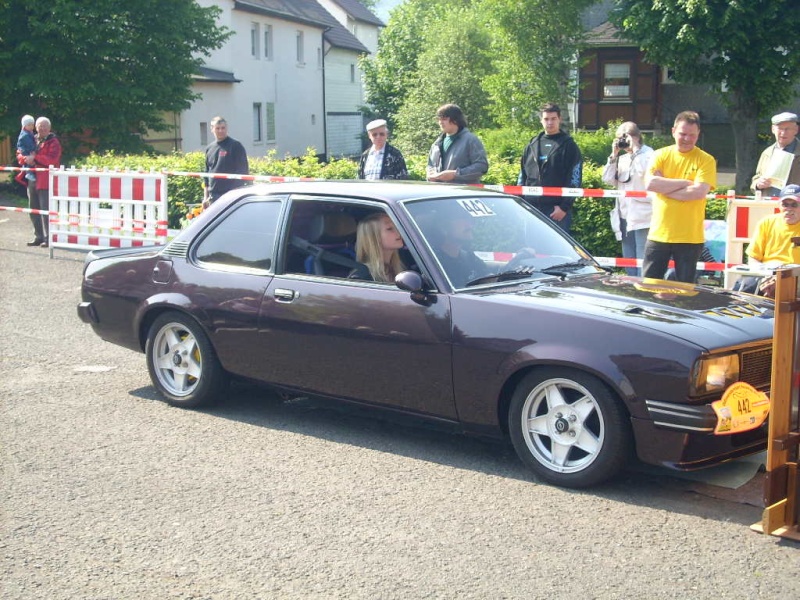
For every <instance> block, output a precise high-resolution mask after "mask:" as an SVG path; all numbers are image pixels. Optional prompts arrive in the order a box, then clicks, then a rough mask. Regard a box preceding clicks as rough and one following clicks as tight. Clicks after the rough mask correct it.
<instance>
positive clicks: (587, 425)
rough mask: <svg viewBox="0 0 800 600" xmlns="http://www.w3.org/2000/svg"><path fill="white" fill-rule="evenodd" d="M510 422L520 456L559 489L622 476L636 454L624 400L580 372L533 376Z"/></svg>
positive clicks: (520, 389) (519, 392)
mask: <svg viewBox="0 0 800 600" xmlns="http://www.w3.org/2000/svg"><path fill="white" fill-rule="evenodd" d="M508 422H509V433H510V435H511V441H512V443H513V444H514V449H515V450H516V451H517V454H518V455H519V457H520V458H521V459H522V461H523V462H524V463H525V464H526V465H527V466H529V467H530V468H531V469H532V470H533V471H534V472H535V473H536V474H537V475H538V476H539V477H541V478H542V479H543V480H545V481H548V482H550V483H553V484H555V485H560V486H564V487H575V488H579V487H587V486H591V485H596V484H598V483H600V482H602V481H605V480H607V479H609V478H611V477H613V476H614V475H616V474H617V473H619V471H620V470H621V469H623V468H624V466H625V465H626V463H627V461H628V459H629V456H630V454H631V449H632V435H631V429H630V425H629V419H628V415H627V411H626V410H625V408H624V407H623V406H622V404H621V401H620V400H619V399H618V398H616V397H615V396H614V394H613V393H612V392H611V390H609V389H608V388H607V387H606V386H605V385H604V384H603V383H602V382H601V381H599V380H598V379H596V378H595V377H593V376H591V375H588V374H586V373H583V372H581V371H577V370H574V369H568V368H562V367H547V368H540V369H537V370H535V371H533V372H531V373H529V374H528V375H527V376H526V377H525V378H524V379H523V380H522V381H521V382H520V384H519V385H518V386H517V389H516V390H515V392H514V396H513V398H512V400H511V406H510V411H509V417H508Z"/></svg>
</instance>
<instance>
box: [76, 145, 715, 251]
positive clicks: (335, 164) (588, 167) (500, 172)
mask: <svg viewBox="0 0 800 600" xmlns="http://www.w3.org/2000/svg"><path fill="white" fill-rule="evenodd" d="M481 134H482V136H485V139H486V140H487V142H486V146H487V148H488V154H489V172H488V173H487V174H486V175H485V176H484V178H483V180H482V181H483V183H485V184H495V185H514V184H515V183H516V181H517V175H518V173H519V152H520V151H521V149H522V147H524V145H525V144H526V143H527V141H528V140H527V139H524V138H525V136H526V135H527V134H520V132H516V131H514V132H510V131H506V130H499V131H493V132H491V134H487V132H481ZM528 139H529V138H528ZM576 140H577V141H578V142H579V145H580V146H581V150H582V151H584V149H585V156H586V160H585V162H584V167H583V186H584V187H585V188H607V187H608V186H606V185H604V184H603V182H602V180H601V178H600V176H601V174H602V170H603V167H602V164H603V162H604V161H605V156H607V153H608V148H609V147H610V144H611V137H610V134H608V132H607V131H606V132H605V133H603V130H601V132H593V133H578V134H576ZM518 144H522V146H519V145H518ZM514 148H517V149H518V150H517V154H516V155H514V154H513V152H512V150H513V149H514ZM596 155H602V156H601V157H600V159H599V161H597V160H596V159H597V158H598V157H597V156H596ZM249 160H250V173H251V174H252V175H272V176H282V177H312V178H321V179H355V177H356V175H357V171H358V165H357V163H356V161H354V160H351V159H348V158H339V159H334V160H330V161H328V162H322V161H320V159H319V157H318V156H317V154H316V152H315V150H314V149H313V148H309V149H308V151H307V152H306V154H305V155H304V156H301V157H293V158H285V159H279V158H278V157H277V155H276V154H275V152H271V153H270V154H268V155H266V156H264V157H250V159H249ZM426 164H427V157H426V156H424V155H413V156H407V157H406V165H407V166H408V169H409V174H410V178H411V179H413V180H418V181H424V180H425V166H426ZM203 165H204V154H203V153H202V152H190V153H187V154H179V153H175V154H168V155H121V154H115V153H113V152H109V153H107V154H90V155H88V156H86V157H85V158H83V159H81V160H80V161H79V162H78V163H77V164H76V165H75V166H76V167H79V168H94V169H108V170H141V171H167V172H191V173H197V172H201V171H202V170H203ZM718 193H724V191H721V192H719V191H718ZM167 197H168V198H169V227H170V228H173V229H178V228H180V226H181V223H182V221H184V219H185V216H186V214H187V213H188V212H189V211H190V210H191V209H192V208H193V207H194V206H196V205H198V204H200V203H201V202H202V199H203V189H202V180H201V179H200V178H199V177H186V176H177V175H169V176H168V177H167ZM613 206H614V199H613V198H580V199H578V200H577V202H576V203H575V207H576V208H575V212H574V215H573V221H572V234H573V236H574V237H575V239H577V240H578V241H579V242H580V243H581V244H583V245H584V246H585V247H586V249H587V250H589V252H591V253H592V254H594V255H595V256H607V257H614V256H619V255H620V245H619V242H617V241H616V239H615V238H614V233H613V232H612V231H611V226H610V224H609V217H608V213H609V211H610V210H611V209H612V208H613ZM725 210H726V203H725V200H711V201H709V202H708V204H707V208H706V218H709V219H724V218H725Z"/></svg>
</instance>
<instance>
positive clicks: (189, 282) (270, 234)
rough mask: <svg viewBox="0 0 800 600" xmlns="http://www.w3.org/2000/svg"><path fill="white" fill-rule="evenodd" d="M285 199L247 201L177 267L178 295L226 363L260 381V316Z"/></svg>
mask: <svg viewBox="0 0 800 600" xmlns="http://www.w3.org/2000/svg"><path fill="white" fill-rule="evenodd" d="M284 201H285V198H281V197H257V196H253V197H248V198H244V199H242V201H240V202H239V203H238V204H237V205H236V206H234V207H232V208H231V209H230V210H227V211H226V212H225V213H223V214H222V215H220V216H219V217H218V218H217V219H216V220H215V221H214V222H213V223H211V224H210V225H209V226H208V227H207V229H206V231H204V232H203V234H202V235H201V236H200V237H199V238H198V239H197V241H196V242H195V243H194V244H193V246H192V249H191V260H190V261H189V262H188V263H181V264H178V265H177V266H176V271H175V273H174V279H175V284H174V286H173V288H172V292H173V293H174V294H178V295H180V296H183V297H185V298H186V299H187V301H188V303H190V305H191V306H192V310H193V311H194V312H195V313H196V314H197V315H198V316H199V318H200V319H201V321H202V322H203V324H204V326H205V327H206V329H207V331H208V332H209V335H210V337H211V341H212V343H213V345H214V349H215V351H216V353H217V356H218V357H219V359H220V361H221V362H222V365H223V366H224V367H225V369H226V370H228V371H230V372H231V373H234V374H237V375H242V376H245V377H255V376H257V375H258V373H259V368H260V365H261V361H260V360H259V359H258V357H257V351H258V347H257V346H258V341H259V335H258V316H259V310H260V307H261V302H262V299H263V297H264V294H265V293H266V291H267V290H268V288H269V285H270V283H271V281H272V275H273V271H274V257H275V254H276V240H277V237H278V227H279V223H280V217H281V213H282V210H283V204H284Z"/></svg>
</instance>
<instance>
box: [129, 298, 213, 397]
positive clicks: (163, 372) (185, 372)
mask: <svg viewBox="0 0 800 600" xmlns="http://www.w3.org/2000/svg"><path fill="white" fill-rule="evenodd" d="M145 355H146V357H147V370H148V371H149V372H150V379H151V380H152V381H153V385H155V386H156V389H157V390H158V391H159V393H161V395H162V396H164V398H166V400H167V402H169V403H170V404H172V405H173V406H180V407H183V408H195V407H198V406H204V405H208V404H210V403H211V402H213V401H215V400H216V399H217V398H218V396H219V395H220V393H221V392H222V391H223V390H224V388H225V385H226V384H227V376H226V374H225V372H224V371H223V369H222V366H221V365H220V363H219V359H218V358H217V355H216V353H215V352H214V348H213V347H212V346H211V342H210V341H209V340H208V336H206V334H205V332H204V331H203V329H202V328H201V327H200V325H199V324H198V323H197V322H196V321H195V320H194V319H192V318H191V317H189V316H187V315H184V314H181V313H176V312H169V313H164V314H162V315H159V316H158V317H157V318H156V320H155V321H154V322H153V324H152V325H151V326H150V330H149V332H148V334H147V344H146V346H145Z"/></svg>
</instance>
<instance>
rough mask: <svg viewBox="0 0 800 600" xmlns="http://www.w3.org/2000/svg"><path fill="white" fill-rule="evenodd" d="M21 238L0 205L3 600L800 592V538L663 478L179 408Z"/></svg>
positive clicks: (377, 422) (56, 265)
mask: <svg viewBox="0 0 800 600" xmlns="http://www.w3.org/2000/svg"><path fill="white" fill-rule="evenodd" d="M30 237H31V236H30V226H29V224H28V221H27V216H26V215H22V214H19V213H7V212H6V213H4V212H2V211H0V302H1V303H2V313H0V314H1V315H2V316H0V461H2V481H1V482H0V503H1V504H2V508H1V509H0V510H1V511H2V512H1V513H0V518H1V519H2V524H1V527H0V597H1V598H3V599H4V600H12V599H37V600H39V599H62V598H63V599H75V598H92V599H94V598H97V599H100V598H102V599H111V598H114V599H116V598H119V599H128V598H137V599H151V598H152V599H164V598H192V599H200V598H214V599H217V598H219V599H232V598H236V599H249V598H325V599H327V598H348V599H360V598H364V599H376V598H381V599H383V598H387V599H392V598H398V599H417V598H459V599H462V598H477V599H495V598H527V599H530V598H541V599H551V598H552V599H561V598H564V599H570V600H575V599H588V598H624V599H631V598H648V599H659V598H680V599H686V598H692V599H694V598H715V599H720V598H741V599H753V598H769V599H772V598H798V597H800V545H798V544H793V543H791V542H786V541H782V540H780V539H778V538H774V537H770V536H766V535H760V534H757V533H754V532H752V531H750V529H749V525H750V524H752V523H753V522H755V521H758V520H759V519H760V513H761V509H760V508H759V507H757V506H752V505H748V504H742V503H736V502H732V501H729V500H721V499H716V498H713V497H710V496H708V495H705V494H701V493H697V492H696V491H693V490H692V488H691V487H690V486H687V485H686V484H685V482H682V481H680V480H677V479H673V478H672V477H670V476H668V474H667V473H666V472H659V471H655V472H653V471H650V472H640V471H637V470H631V471H630V472H628V473H626V474H625V475H624V476H623V477H622V478H621V479H619V480H618V481H615V482H614V483H612V484H609V485H606V486H603V487H600V488H597V489H594V490H590V491H583V492H576V491H567V490H562V489H558V488H554V487H550V486H547V485H542V484H540V483H537V481H536V480H535V479H534V478H533V477H532V476H531V475H529V473H528V472H527V471H526V470H525V469H524V468H523V467H522V465H521V464H520V463H519V462H518V460H517V459H516V457H515V456H514V454H513V452H512V451H511V450H510V449H509V448H508V447H507V446H504V445H501V444H495V443H490V442H485V441H481V440H475V439H470V438H466V437H462V436H458V435H453V434H448V433H442V432H439V431H436V430H433V429H431V428H420V427H415V426H412V425H411V424H409V423H406V422H401V421H397V420H389V419H387V418H385V417H381V418H376V416H375V415H373V414H371V413H369V412H367V411H363V410H354V409H351V408H343V407H336V406H326V405H322V404H317V403H313V402H310V401H307V400H296V401H292V402H280V401H279V400H278V399H277V398H275V397H273V396H271V395H270V394H268V393H265V392H264V391H262V390H259V389H257V388H253V387H244V386H237V387H234V388H233V389H232V392H231V394H230V395H229V397H228V398H227V399H226V400H225V402H224V403H223V404H221V405H220V406H219V407H217V408H214V409H211V410H205V411H187V410H180V409H175V408H171V407H169V406H168V405H167V404H165V403H163V402H162V401H160V400H159V399H158V397H157V396H156V394H155V391H154V389H153V387H152V386H151V385H150V382H149V379H148V376H147V369H146V367H145V363H144V357H143V355H140V354H136V353H134V352H130V351H127V350H124V349H121V348H118V347H115V346H112V345H110V344H107V343H105V342H103V341H101V340H100V339H99V338H97V337H96V336H95V335H94V334H93V333H92V331H91V329H90V328H89V326H87V325H84V324H83V323H81V322H80V321H79V319H78V318H77V316H76V311H75V306H76V304H77V302H78V301H79V285H80V276H81V268H82V260H83V255H82V254H81V253H75V252H66V251H63V250H62V251H59V250H57V251H56V252H55V258H54V259H53V260H51V259H49V258H48V252H47V250H45V249H40V248H27V247H26V246H25V242H26V241H27V240H28V239H29V238H30Z"/></svg>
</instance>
